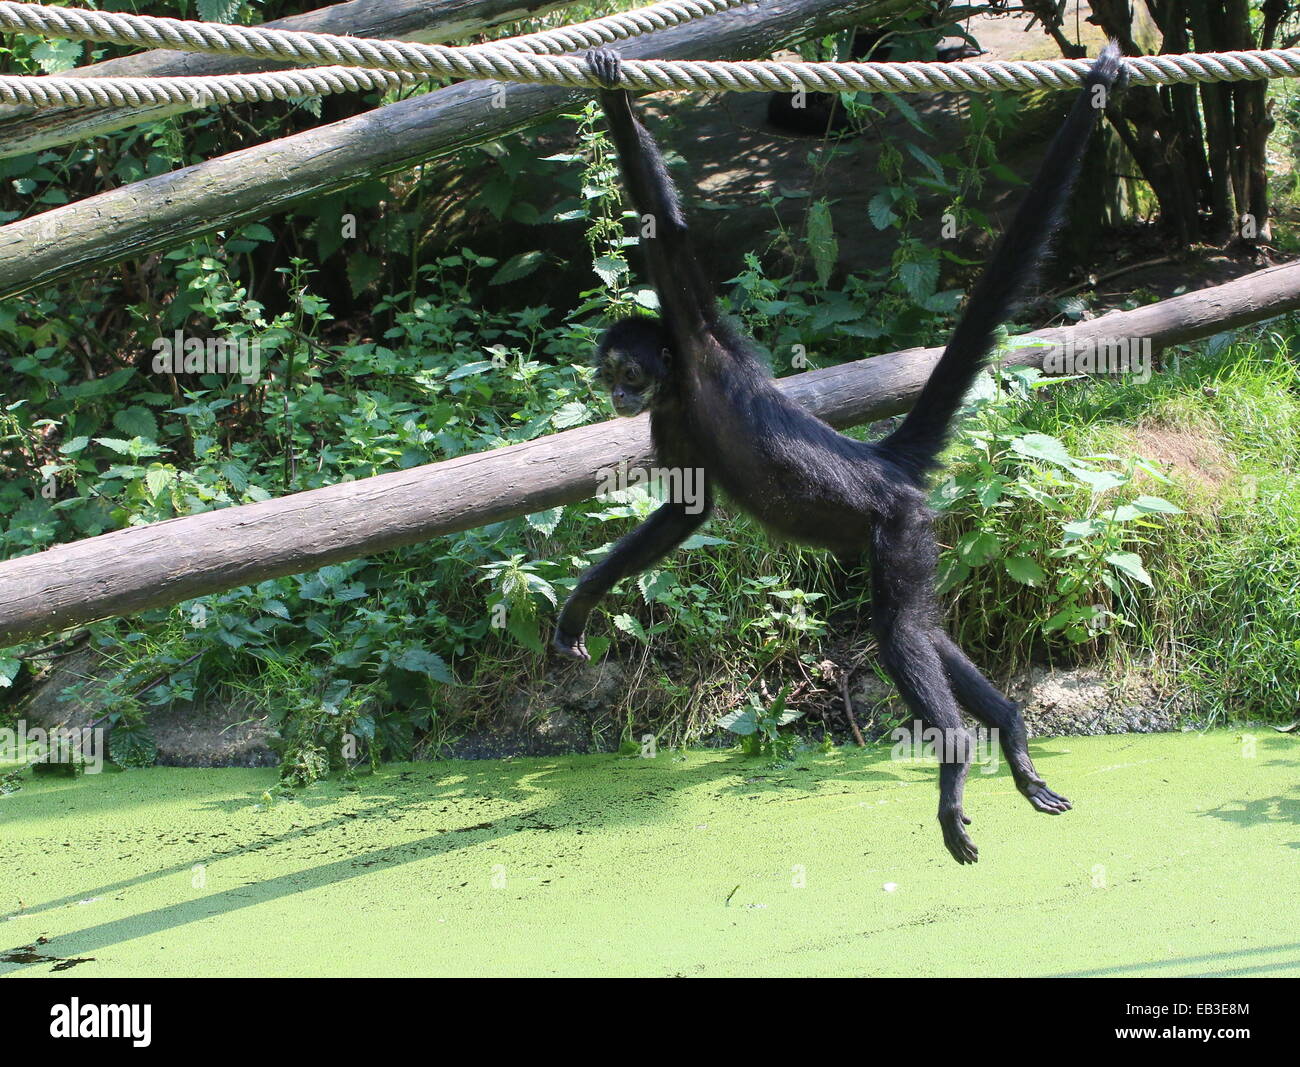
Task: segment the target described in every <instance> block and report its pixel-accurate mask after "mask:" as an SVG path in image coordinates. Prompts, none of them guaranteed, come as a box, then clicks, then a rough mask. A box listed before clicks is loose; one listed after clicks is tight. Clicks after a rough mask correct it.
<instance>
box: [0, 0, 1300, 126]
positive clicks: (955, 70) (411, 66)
mask: <svg viewBox="0 0 1300 1067" xmlns="http://www.w3.org/2000/svg"><path fill="white" fill-rule="evenodd" d="M751 2H753V0H664V2H663V3H660V4H656V5H653V6H652V7H649V8H643V9H640V11H633V12H629V13H627V14H626V15H618V16H608V17H606V18H603V19H596V20H593V21H592V22H590V23H583V24H579V25H578V26H572V27H567V28H562V29H560V30H550V31H545V32H543V33H540V34H530V35H526V36H523V37H517V38H513V39H510V40H509V41H505V42H491V43H489V44H481V45H471V46H468V47H464V48H452V47H449V46H445V45H422V44H409V43H406V42H401V41H381V40H373V39H370V38H356V37H341V36H337V35H333V34H319V33H300V32H290V31H284V30H266V29H256V28H249V27H241V26H227V25H223V24H219V23H198V22H183V21H180V20H178V19H166V18H157V17H153V16H143V15H123V14H118V13H109V12H99V11H81V10H76V9H73V8H63V7H45V6H43V5H37V4H23V3H12V2H8V0H0V29H10V30H19V31H34V32H38V33H46V34H49V35H53V36H60V37H71V38H73V39H88V40H101V41H112V42H116V43H120V44H142V45H147V46H149V47H165V48H179V49H182V50H188V51H204V52H217V53H221V54H238V55H248V56H255V57H261V58H270V59H276V60H288V61H292V62H296V63H319V62H321V61H325V62H326V64H327V65H325V66H323V67H314V68H310V69H306V70H300V71H276V72H270V73H262V74H228V75H206V76H201V77H190V78H77V77H73V76H60V77H20V76H7V77H0V100H2V101H4V102H6V103H11V104H23V105H27V106H34V107H39V106H65V105H72V106H100V107H103V106H119V107H120V106H125V105H131V106H135V105H137V104H139V103H142V102H147V103H149V104H161V103H180V104H190V105H192V104H193V103H194V101H195V100H205V101H210V102H212V103H226V102H235V101H241V100H269V99H283V98H286V97H302V96H313V95H324V94H326V93H334V92H347V91H354V90H357V89H367V88H376V87H380V88H391V87H394V86H397V85H403V84H410V83H411V82H412V81H418V80H420V79H422V78H429V77H443V78H490V79H494V80H496V81H503V82H522V83H540V84H547V85H563V86H575V87H576V86H586V87H596V86H597V85H598V82H597V81H596V79H595V77H594V76H593V75H592V74H591V72H590V71H589V70H588V69H587V67H586V64H585V63H584V62H582V61H581V60H580V59H577V58H573V57H570V56H563V55H548V54H543V53H541V52H534V51H529V50H526V49H525V48H524V47H523V46H525V45H527V46H528V47H530V48H543V49H547V50H550V51H556V52H558V51H563V50H571V49H573V48H580V47H583V46H588V45H592V44H599V43H604V42H608V41H609V40H612V39H616V38H617V37H620V36H623V37H626V36H635V35H636V34H640V33H646V32H650V31H651V30H654V29H658V28H661V27H662V26H664V25H671V24H675V23H680V22H684V21H689V20H691V19H695V18H700V17H703V16H705V15H708V14H713V13H716V12H718V11H721V10H725V9H727V8H731V7H736V6H739V5H741V4H746V3H751ZM1125 63H1126V65H1127V67H1128V72H1129V80H1130V83H1131V84H1133V85H1145V86H1152V85H1171V84H1179V85H1188V84H1195V83H1197V82H1229V81H1257V80H1263V79H1269V78H1294V77H1300V49H1295V48H1291V49H1271V50H1261V51H1243V52H1220V53H1203V54H1197V53H1188V54H1185V55H1161V56H1139V57H1135V58H1132V59H1127V60H1125ZM1089 66H1090V61H1088V60H1083V59H1060V60H1037V61H1028V62H971V63H916V62H913V63H803V62H793V63H781V62H775V61H772V60H765V61H752V62H723V61H713V62H704V61H670V60H632V59H628V60H625V61H624V63H623V68H622V84H623V85H624V86H625V87H627V88H631V89H708V90H715V91H722V92H759V91H768V90H793V89H799V88H803V89H808V90H815V91H822V92H851V91H855V90H869V91H874V92H885V93H910V92H917V93H925V92H1008V91H1013V90H1018V89H1037V88H1047V89H1068V88H1073V87H1077V86H1078V85H1079V84H1080V83H1081V82H1082V80H1083V77H1084V75H1085V74H1086V72H1087V70H1088V69H1089ZM346 71H350V72H351V73H345V72H346Z"/></svg>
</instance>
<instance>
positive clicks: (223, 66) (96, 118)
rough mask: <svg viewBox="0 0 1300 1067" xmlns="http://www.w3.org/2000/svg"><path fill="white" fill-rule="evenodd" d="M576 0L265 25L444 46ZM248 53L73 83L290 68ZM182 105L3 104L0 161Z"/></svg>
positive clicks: (476, 3)
mask: <svg viewBox="0 0 1300 1067" xmlns="http://www.w3.org/2000/svg"><path fill="white" fill-rule="evenodd" d="M572 2H573V0H540V2H537V3H529V2H527V0H348V2H347V3H345V4H332V5H330V6H329V7H322V8H318V9H316V10H315V11H308V12H305V13H304V14H301V15H291V16H290V17H289V18H283V19H276V20H275V21H274V22H267V23H265V24H264V25H265V27H266V28H267V29H273V30H305V31H309V32H311V33H337V34H346V35H349V36H352V37H382V38H385V39H388V40H395V41H416V42H418V43H420V44H445V43H447V42H448V41H454V40H456V39H458V38H461V37H467V36H469V35H470V34H471V33H475V32H478V31H480V30H485V29H491V28H493V27H495V26H501V25H504V24H506V23H509V22H516V21H519V20H520V19H527V18H536V17H537V16H538V15H542V14H545V13H546V12H547V11H553V10H555V9H556V8H557V7H563V6H565V5H566V4H569V3H572ZM289 65H290V64H286V63H277V62H274V61H269V60H265V59H255V58H253V57H251V56H219V55H207V54H204V53H201V52H175V51H172V50H171V49H166V48H156V49H153V50H152V51H149V52H141V53H139V54H137V55H133V56H122V57H121V58H118V59H109V60H106V61H105V62H103V63H92V64H90V65H89V66H85V67H77V68H76V69H74V70H70V71H68V72H67V73H68V76H73V75H75V76H76V77H78V78H146V77H151V78H160V77H181V78H190V77H198V76H200V75H207V74H244V73H248V72H251V71H261V70H279V69H281V68H283V67H286V66H289ZM188 110H190V108H188V107H187V106H186V105H184V104H162V105H159V106H157V107H143V108H140V107H137V108H131V107H94V108H87V107H57V108H44V109H40V110H37V109H35V108H24V107H15V106H6V107H0V159H4V158H6V157H8V156H22V155H27V154H28V153H29V152H36V151H39V150H41V149H43V148H50V147H52V146H54V145H59V144H66V143H67V142H68V141H76V140H81V139H84V138H88V137H99V136H101V135H102V134H105V133H111V132H112V131H113V130H120V129H124V128H125V127H127V126H136V125H139V124H140V123H142V122H157V121H158V120H159V119H162V118H166V117H167V116H169V115H178V114H180V113H181V112H183V111H188Z"/></svg>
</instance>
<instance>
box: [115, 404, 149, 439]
mask: <svg viewBox="0 0 1300 1067" xmlns="http://www.w3.org/2000/svg"><path fill="white" fill-rule="evenodd" d="M113 425H114V426H116V427H117V428H118V429H119V430H121V431H122V432H123V433H124V434H126V435H127V436H128V437H146V438H148V439H149V440H151V441H156V440H158V423H157V421H156V420H155V419H154V417H153V412H152V411H150V410H149V409H148V408H146V407H141V406H140V405H139V404H132V405H131V406H130V407H125V408H122V409H121V410H120V411H117V412H114V413H113Z"/></svg>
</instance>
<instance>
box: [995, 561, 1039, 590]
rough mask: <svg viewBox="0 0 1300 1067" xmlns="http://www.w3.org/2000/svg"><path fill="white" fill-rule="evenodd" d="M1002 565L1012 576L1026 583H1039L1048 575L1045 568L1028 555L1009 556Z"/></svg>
mask: <svg viewBox="0 0 1300 1067" xmlns="http://www.w3.org/2000/svg"><path fill="white" fill-rule="evenodd" d="M1002 566H1004V567H1005V568H1006V569H1007V573H1008V574H1009V575H1011V577H1012V578H1014V579H1015V580H1016V581H1018V582H1023V583H1024V584H1025V585H1037V584H1038V583H1039V582H1041V581H1042V580H1043V579H1044V578H1046V577H1047V575H1046V574H1045V573H1044V572H1043V568H1042V567H1040V566H1039V565H1038V564H1037V563H1035V562H1034V561H1033V560H1032V559H1030V558H1029V557H1028V556H1008V557H1007V558H1006V559H1004V560H1003V561H1002Z"/></svg>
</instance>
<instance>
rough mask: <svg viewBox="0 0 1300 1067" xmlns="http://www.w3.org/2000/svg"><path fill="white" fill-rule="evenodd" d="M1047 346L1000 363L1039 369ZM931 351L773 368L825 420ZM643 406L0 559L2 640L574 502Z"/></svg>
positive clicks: (1067, 337) (860, 405) (1245, 318)
mask: <svg viewBox="0 0 1300 1067" xmlns="http://www.w3.org/2000/svg"><path fill="white" fill-rule="evenodd" d="M1298 308H1300V264H1291V265H1285V266H1280V267H1272V268H1270V269H1268V270H1263V271H1259V272H1258V273H1256V274H1251V275H1249V276H1247V277H1245V278H1240V279H1238V280H1236V281H1233V282H1228V283H1227V284H1225V285H1220V286H1216V287H1214V288H1211V289H1205V290H1201V291H1200V292H1195V293H1188V294H1185V295H1183V296H1179V297H1175V298H1173V299H1172V300H1165V301H1163V302H1161V303H1158V304H1151V305H1148V306H1146V307H1141V308H1137V309H1136V310H1133V311H1116V312H1111V313H1110V314H1108V315H1103V316H1101V317H1100V318H1097V319H1094V320H1092V321H1089V322H1084V323H1081V324H1079V325H1076V326H1072V327H1067V328H1059V329H1052V330H1042V331H1038V332H1036V333H1035V335H1034V336H1035V337H1037V338H1041V339H1042V340H1043V341H1045V342H1046V343H1047V344H1048V345H1064V344H1079V343H1080V342H1084V341H1087V340H1089V339H1092V340H1094V341H1095V340H1097V339H1101V338H1149V339H1150V342H1151V347H1152V350H1153V351H1159V350H1161V349H1164V348H1167V347H1168V346H1169V345H1173V344H1179V343H1181V342H1185V341H1191V340H1195V339H1197V338H1202V337H1208V336H1210V335H1212V334H1215V333H1218V332H1220V331H1222V330H1227V329H1231V328H1233V327H1236V326H1241V325H1245V324H1246V323H1250V322H1257V321H1260V320H1262V319H1266V318H1270V317H1272V316H1275V315H1280V314H1282V313H1284V312H1287V311H1294V310H1296V309H1298ZM1047 351H1049V349H1045V348H1041V347H1039V348H1028V347H1026V348H1014V349H1011V350H1010V352H1009V353H1008V357H1007V359H1006V361H1005V362H1007V363H1014V364H1018V365H1032V364H1036V363H1037V364H1040V365H1041V361H1042V359H1043V357H1044V354H1045V353H1046V352H1047ZM939 353H940V349H937V348H928V349H911V350H909V351H906V352H895V353H892V354H890V355H883V356H875V357H873V358H871V359H866V360H861V361H859V362H856V363H847V364H844V365H842V366H838V367H830V368H827V369H824V370H817V371H809V372H807V373H804V374H800V375H796V376H793V377H790V378H786V379H783V380H782V382H781V387H782V388H783V389H784V390H785V391H786V392H787V393H788V394H789V395H790V396H792V397H794V398H795V399H796V400H798V401H799V402H800V403H801V404H803V405H804V406H805V407H807V408H808V409H809V410H810V411H812V412H814V413H815V414H817V415H818V416H820V417H821V418H824V419H826V420H827V421H828V422H830V423H832V424H833V425H836V426H846V425H851V424H855V423H862V422H866V421H870V420H873V419H879V418H883V417H884V416H886V415H892V414H896V413H897V412H899V411H902V410H904V409H905V408H906V407H907V406H908V404H910V403H911V401H912V400H913V399H914V398H915V396H916V394H917V392H918V391H919V390H920V388H921V385H922V383H923V382H924V381H925V379H926V377H927V376H928V374H929V372H930V369H931V367H933V365H934V363H935V361H936V360H937V359H938V358H939ZM649 451H650V435H649V420H648V417H647V416H644V415H643V416H639V417H637V418H634V419H616V420H614V421H612V422H605V423H599V424H596V425H592V426H583V427H580V428H579V429H576V430H568V431H565V432H564V433H558V434H553V435H551V436H549V437H542V438H538V439H537V440H535V441H528V442H525V443H523V444H517V445H510V446H509V447H506V448H498V449H494V450H492V451H490V452H482V453H477V454H474V455H466V456H459V457H457V458H456V459H450V460H446V461H444V462H441V463H431V464H428V465H426V466H422V467H414V468H411V469H410V470H404V471H394V472H392V473H391V474H380V475H376V476H375V477H372V478H365V479H361V480H358V481H353V482H343V483H340V484H338V485H332V486H328V487H326V488H324V489H313V490H309V491H307V492H302V493H294V494H291V495H289V496H286V497H281V498H280V499H278V500H268V501H265V502H262V503H257V504H245V505H241V506H239V507H232V508H225V509H222V510H220V511H211V512H206V513H204V514H202V515H194V516H188V517H185V518H178V519H169V520H167V521H165V522H159V523H154V524H152V525H149V526H138V527H132V528H131V529H127V530H118V531H115V532H113V533H107V534H101V535H100V536H98V537H90V538H86V539H85V540H82V541H76V542H73V543H71V544H67V545H59V546H57V547H54V548H50V549H46V550H45V551H44V552H38V553H35V554H33V555H30V556H21V557H18V558H17V559H12V560H8V561H6V562H3V563H0V647H2V646H5V645H10V644H16V643H18V642H19V641H23V640H27V639H29V638H33V637H36V636H38V635H41V634H45V633H50V632H53V631H56V630H63V629H67V628H69V627H72V626H77V625H81V624H83V623H87V622H92V621H94V620H96V619H103V618H107V617H109V616H113V615H125V614H129V613H131V612H135V611H142V610H144V609H146V608H158V607H165V606H167V605H170V604H177V603H180V602H182V601H185V600H189V599H192V598H194V597H200V596H204V595H205V594H208V593H215V592H219V591H221V590H223V589H230V588H232V587H235V586H240V585H251V584H253V583H256V582H260V581H264V580H266V579H268V578H275V577H278V576H280V575H284V574H294V573H297V572H299V571H306V570H312V569H314V568H316V567H321V566H324V565H325V564H328V563H338V562H341V561H343V560H348V559H354V558H356V557H358V556H365V555H370V554H372V553H376V552H383V551H386V550H388V549H392V548H399V547H401V546H402V545H409V544H414V543H416V542H418V541H425V540H427V539H429V538H430V537H435V536H438V535H439V534H448V533H454V532H456V531H459V530H468V529H471V528H473V527H476V526H484V525H487V524H488V523H492V522H500V521H501V520H503V519H509V518H513V517H516V516H519V515H527V514H531V513H533V512H536V511H543V510H545V509H547V508H551V507H556V506H557V505H560V504H571V503H574V502H576V501H578V500H583V499H585V498H587V497H590V496H592V495H594V493H595V492H596V491H597V489H598V487H599V486H600V483H601V480H602V472H606V471H609V470H611V469H612V468H614V467H615V466H616V465H617V464H618V463H619V462H621V461H624V460H626V461H628V462H629V463H632V464H644V463H646V462H647V461H648V459H649Z"/></svg>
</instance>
